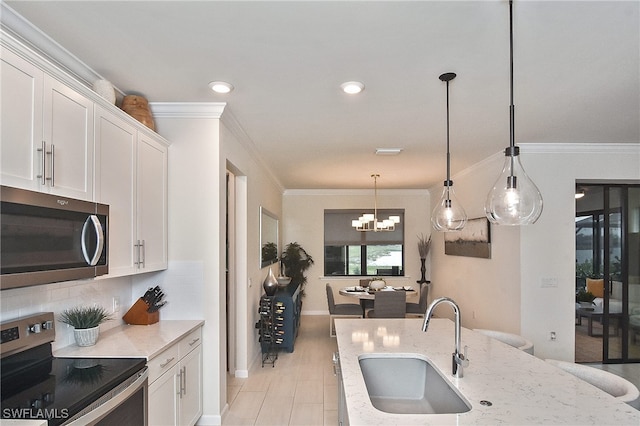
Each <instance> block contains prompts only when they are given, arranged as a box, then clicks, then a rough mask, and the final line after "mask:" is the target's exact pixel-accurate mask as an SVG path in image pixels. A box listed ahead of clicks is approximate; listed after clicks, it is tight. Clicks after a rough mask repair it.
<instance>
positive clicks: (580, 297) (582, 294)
mask: <svg viewBox="0 0 640 426" xmlns="http://www.w3.org/2000/svg"><path fill="white" fill-rule="evenodd" d="M595 298H596V296H594V295H593V293H591V292H590V291H586V290H585V289H580V290H578V292H577V293H576V302H578V303H580V302H587V303H593V301H594V300H595Z"/></svg>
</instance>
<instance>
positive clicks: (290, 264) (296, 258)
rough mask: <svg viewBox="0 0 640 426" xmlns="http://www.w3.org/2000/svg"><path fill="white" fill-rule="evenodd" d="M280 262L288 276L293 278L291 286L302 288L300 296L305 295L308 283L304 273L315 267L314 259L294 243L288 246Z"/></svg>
mask: <svg viewBox="0 0 640 426" xmlns="http://www.w3.org/2000/svg"><path fill="white" fill-rule="evenodd" d="M280 260H281V261H282V264H283V265H284V267H285V269H286V271H287V276H289V277H291V284H289V285H295V286H300V294H303V295H304V286H305V284H306V283H307V277H305V276H304V272H305V271H306V270H307V269H309V268H310V267H311V265H313V258H312V257H311V256H310V255H309V253H307V252H306V251H305V249H303V248H302V246H301V245H300V244H298V243H296V242H293V243H289V244H287V246H286V247H285V249H284V251H283V252H282V255H281V256H280Z"/></svg>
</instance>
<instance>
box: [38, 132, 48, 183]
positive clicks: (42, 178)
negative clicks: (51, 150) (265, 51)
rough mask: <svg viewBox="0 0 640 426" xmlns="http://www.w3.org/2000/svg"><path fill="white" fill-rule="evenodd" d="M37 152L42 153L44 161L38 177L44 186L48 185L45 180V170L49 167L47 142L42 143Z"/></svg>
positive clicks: (41, 163)
mask: <svg viewBox="0 0 640 426" xmlns="http://www.w3.org/2000/svg"><path fill="white" fill-rule="evenodd" d="M36 151H38V152H41V153H42V161H41V162H40V174H39V175H37V176H36V177H37V178H38V179H40V183H41V184H42V185H44V184H46V183H47V182H46V178H45V169H46V165H47V143H46V142H45V141H42V145H41V147H40V148H38V149H37V150H36Z"/></svg>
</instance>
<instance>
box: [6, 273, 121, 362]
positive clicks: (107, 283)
mask: <svg viewBox="0 0 640 426" xmlns="http://www.w3.org/2000/svg"><path fill="white" fill-rule="evenodd" d="M114 297H117V298H119V299H120V311H119V312H116V313H114V314H113V319H112V320H111V321H107V322H105V323H103V324H101V325H100V330H101V331H106V330H108V329H110V328H112V327H116V326H119V325H121V324H122V323H123V321H122V316H123V315H124V314H125V313H126V312H127V310H128V309H129V307H130V306H131V304H132V302H131V300H132V292H131V277H119V278H97V279H93V280H80V281H67V282H61V283H53V284H45V285H39V286H33V287H24V288H15V289H10V290H2V291H1V292H0V321H8V320H12V319H15V318H18V317H22V316H26V315H30V314H34V313H38V312H49V311H51V312H53V313H54V315H55V316H56V325H55V326H56V340H55V342H54V343H53V350H56V349H59V348H62V347H65V346H69V345H71V344H73V343H74V338H73V328H72V327H70V326H67V325H66V324H63V323H61V322H60V321H58V319H57V318H58V315H59V314H60V313H61V312H62V311H64V310H65V309H67V308H71V307H73V306H77V305H85V306H91V305H94V304H99V305H101V306H103V307H104V308H105V309H106V310H107V311H109V312H112V309H113V298H114Z"/></svg>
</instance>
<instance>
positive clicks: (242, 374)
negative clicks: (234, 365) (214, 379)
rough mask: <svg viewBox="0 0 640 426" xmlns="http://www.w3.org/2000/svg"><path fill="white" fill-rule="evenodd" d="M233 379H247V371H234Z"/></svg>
mask: <svg viewBox="0 0 640 426" xmlns="http://www.w3.org/2000/svg"><path fill="white" fill-rule="evenodd" d="M234 377H237V378H239V379H246V378H247V377H249V370H236V371H235V373H234Z"/></svg>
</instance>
